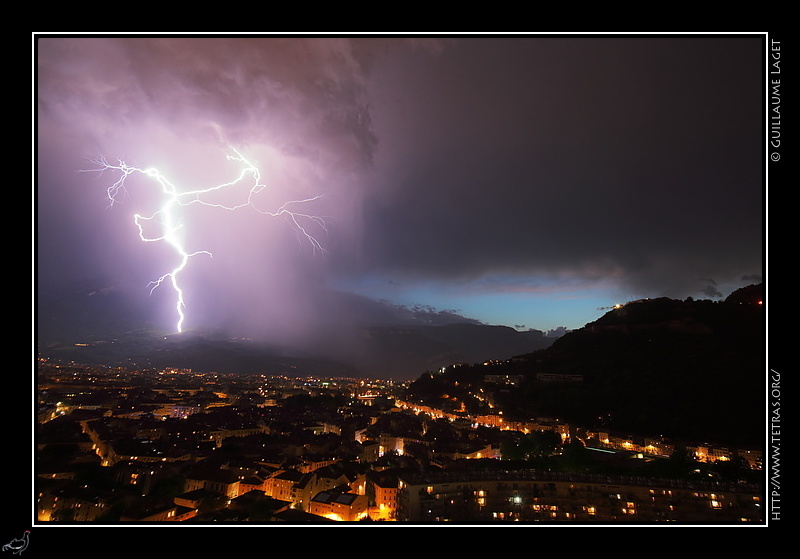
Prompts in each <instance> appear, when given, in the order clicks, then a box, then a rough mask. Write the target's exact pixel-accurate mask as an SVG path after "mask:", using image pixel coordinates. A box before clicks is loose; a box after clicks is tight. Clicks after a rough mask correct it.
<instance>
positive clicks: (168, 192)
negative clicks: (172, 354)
mask: <svg viewBox="0 0 800 559" xmlns="http://www.w3.org/2000/svg"><path fill="white" fill-rule="evenodd" d="M231 151H232V152H233V153H232V154H228V155H227V158H228V160H230V161H235V162H237V163H238V164H240V165H241V171H240V172H239V175H238V176H237V177H236V178H234V179H233V180H232V181H230V182H226V183H222V184H218V185H215V186H211V187H208V188H203V189H198V190H187V191H184V192H181V191H179V190H178V189H177V188H176V187H175V185H173V184H172V183H171V182H170V181H169V180H167V178H166V177H165V176H164V175H162V174H161V173H160V172H159V171H158V170H157V169H154V168H147V169H141V168H139V167H133V166H130V165H127V164H126V163H125V162H123V161H119V162H118V163H117V164H116V165H113V164H111V163H109V162H108V161H107V160H106V159H105V158H102V157H101V158H99V159H96V160H95V161H94V162H95V163H96V165H97V166H98V168H97V169H92V171H96V172H103V171H116V172H119V173H120V177H119V179H117V181H116V182H114V183H113V184H112V185H111V186H109V187H108V189H107V195H108V199H109V202H110V203H111V204H112V205H113V204H115V203H118V202H119V201H120V200H121V198H122V197H123V196H125V194H126V189H125V182H126V180H127V179H128V177H130V176H131V175H133V174H136V173H140V174H142V175H145V176H146V177H148V178H150V179H152V180H153V181H155V182H156V183H157V184H158V185H159V187H160V192H161V194H162V201H161V205H160V206H159V209H158V210H156V211H155V212H154V213H153V214H152V215H149V216H143V215H141V214H138V213H137V214H134V217H133V219H134V223H135V224H136V226H137V228H138V230H139V238H140V239H141V240H142V241H144V242H159V241H160V242H164V243H167V244H168V245H169V246H171V247H172V249H174V251H175V252H176V254H177V255H178V258H179V261H178V264H177V265H176V266H175V267H174V268H173V269H172V270H170V271H169V272H166V273H165V274H163V275H162V276H161V277H160V278H158V279H157V280H154V281H151V282H150V283H149V284H148V287H149V288H150V293H152V292H153V290H154V289H156V288H157V287H159V286H161V285H162V284H163V283H165V282H169V283H170V284H171V285H172V288H173V289H174V291H175V293H176V300H175V310H176V312H177V316H178V320H177V324H176V329H177V332H182V331H183V323H184V320H185V313H184V308H185V307H186V304H185V301H184V295H183V289H182V287H181V286H180V284H179V282H178V277H179V275H180V273H181V272H182V271H183V270H184V269H185V268H186V266H187V264H188V263H189V260H190V259H191V258H192V257H194V256H197V255H199V254H205V255H208V256H211V253H210V252H208V251H205V250H199V251H194V252H189V251H187V249H186V247H185V244H184V242H183V239H182V238H181V235H180V234H179V232H180V231H181V229H182V226H183V225H182V223H181V221H180V219H179V215H178V210H179V209H180V208H181V207H183V206H189V205H192V204H201V205H204V206H210V207H216V208H220V209H223V210H228V211H234V210H238V209H240V208H245V207H250V208H252V209H254V210H256V211H257V212H258V213H260V214H264V215H270V216H272V217H284V218H286V219H288V220H289V222H290V223H291V225H292V227H293V228H294V229H295V230H296V231H297V232H298V235H299V237H300V238H301V239H304V240H305V241H307V242H308V243H310V244H311V246H312V248H313V249H314V251H315V252H316V251H323V252H324V249H323V247H322V245H321V244H320V242H319V241H318V240H317V239H316V238H315V237H314V236H313V234H312V233H311V232H310V228H311V226H312V225H314V226H316V227H317V228H320V229H322V230H323V231H327V229H326V226H325V222H324V220H323V219H322V218H320V217H318V216H315V215H311V214H308V213H303V212H300V211H296V210H295V209H293V208H298V207H302V205H304V204H308V203H310V202H313V201H315V200H317V199H319V198H320V196H313V197H311V198H305V199H300V200H289V201H287V202H285V203H284V204H283V205H281V206H280V207H278V209H277V210H265V209H261V208H259V207H258V206H257V204H256V200H255V197H256V195H257V194H258V193H260V192H261V191H263V190H264V189H265V188H267V186H266V185H265V184H264V183H262V182H261V172H260V171H259V169H258V168H257V167H256V166H255V165H253V164H252V163H250V162H249V161H248V160H247V159H245V157H244V156H243V155H242V154H241V153H240V152H239V151H237V150H236V149H234V148H231ZM240 184H249V185H250V186H249V188H248V190H247V196H246V199H245V200H243V201H242V202H240V203H237V204H231V205H229V204H223V203H220V202H212V201H210V200H208V196H209V195H211V194H213V193H215V192H219V191H222V190H227V189H232V188H233V187H235V186H237V185H240ZM148 222H156V223H157V224H159V225H160V231H161V234H160V235H159V236H149V235H147V234H146V233H145V224H146V223H148Z"/></svg>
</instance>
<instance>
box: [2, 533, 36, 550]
mask: <svg viewBox="0 0 800 559" xmlns="http://www.w3.org/2000/svg"><path fill="white" fill-rule="evenodd" d="M30 533H31V531H30V530H25V533H24V534H23V535H22V537H21V538H14V539H13V540H11V541H10V542H8V543H7V544H5V545H4V546H3V551H10V552H11V553H14V554H15V555H20V554H21V553H22V552H23V551H25V549H26V548H27V547H28V538H29V537H30Z"/></svg>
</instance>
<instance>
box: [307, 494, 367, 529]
mask: <svg viewBox="0 0 800 559" xmlns="http://www.w3.org/2000/svg"><path fill="white" fill-rule="evenodd" d="M308 512H309V513H310V514H314V515H317V516H321V517H323V518H328V519H331V520H338V521H343V522H356V521H359V520H363V519H364V518H366V517H367V497H366V495H358V494H356V493H352V492H349V491H337V490H329V491H322V492H320V493H317V494H316V495H315V496H314V498H312V499H311V501H310V502H309V505H308Z"/></svg>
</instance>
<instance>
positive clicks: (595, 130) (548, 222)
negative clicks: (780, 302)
mask: <svg viewBox="0 0 800 559" xmlns="http://www.w3.org/2000/svg"><path fill="white" fill-rule="evenodd" d="M763 41H764V39H763V37H760V36H745V37H727V36H714V37H604V36H597V37H590V38H572V37H471V38H467V37H444V38H404V37H387V38H366V37H365V38H339V37H331V38H324V37H322V38H299V37H298V38H295V37H283V38H273V37H256V36H252V37H128V38H119V37H37V40H36V42H35V57H36V76H35V77H36V101H37V113H36V135H37V148H36V163H37V168H36V170H37V175H36V192H35V196H36V204H37V208H36V210H37V230H36V233H37V243H36V249H37V260H36V265H37V279H38V285H39V287H40V289H43V290H44V289H52V288H53V286H54V285H55V284H57V283H59V282H62V281H68V280H74V279H78V278H88V277H104V278H108V281H109V283H111V284H113V285H114V286H116V287H118V288H119V289H125V290H126V291H136V290H139V291H142V290H145V288H144V287H143V286H146V285H147V283H148V282H149V281H151V280H153V279H154V278H158V277H159V276H160V275H161V274H163V273H164V271H165V267H167V268H168V266H170V265H171V264H170V262H171V260H170V259H171V258H174V255H173V254H171V253H170V252H169V250H167V249H166V248H164V247H163V246H162V247H158V246H153V244H151V243H142V242H141V241H140V240H139V238H138V236H137V232H136V230H135V226H134V225H133V223H132V221H131V215H132V214H133V213H134V212H137V211H141V210H140V209H139V208H140V205H141V206H144V207H147V208H150V211H153V209H157V201H155V200H153V199H152V198H153V192H152V186H149V185H147V184H145V183H136V184H134V183H131V184H129V185H128V191H129V194H130V197H129V199H127V200H125V201H124V203H120V204H115V205H113V206H109V204H108V200H107V199H106V197H105V194H106V188H108V186H109V181H113V180H115V178H114V177H113V174H112V173H109V172H104V173H85V172H81V171H82V170H86V169H87V168H88V167H91V161H92V160H93V158H96V157H98V156H99V155H102V156H103V157H106V158H108V159H109V160H113V161H116V160H117V159H123V160H125V161H126V162H127V163H129V164H132V165H141V166H143V167H157V168H159V170H161V171H162V172H163V173H165V174H166V175H168V176H170V177H173V178H172V179H171V180H173V181H174V182H175V183H176V184H180V185H191V186H190V187H187V188H189V189H191V188H197V185H205V184H208V185H211V184H219V183H222V182H225V181H227V180H230V177H231V174H232V173H234V174H235V172H236V170H235V169H234V168H232V167H231V166H229V165H227V164H226V163H225V155H226V153H228V150H229V148H230V147H231V146H234V147H235V148H236V149H240V150H242V152H244V153H247V155H248V157H249V158H252V160H254V161H257V162H258V165H259V167H260V169H261V173H262V176H263V177H264V179H263V180H264V181H265V184H266V185H267V187H268V189H269V191H270V193H271V195H272V196H274V200H273V201H274V203H275V204H280V202H281V200H282V201H287V200H292V199H308V198H310V197H316V196H319V198H315V199H314V202H313V203H310V204H308V205H307V207H304V210H303V211H306V210H308V211H309V212H313V213H314V214H315V215H318V216H322V217H323V218H324V220H325V228H324V229H319V230H316V231H315V234H316V235H318V236H319V239H320V242H321V244H322V245H323V247H324V248H325V251H324V252H323V253H319V252H317V251H314V250H313V247H310V246H309V245H308V244H307V243H303V239H302V235H298V231H297V229H296V228H295V227H292V224H291V223H288V222H287V221H286V220H283V219H272V218H266V219H265V216H263V215H261V214H258V213H257V212H247V211H237V212H214V211H211V210H212V208H200V209H198V210H197V211H195V210H194V209H192V212H191V213H190V212H189V210H188V209H187V211H186V214H185V219H186V223H185V233H186V238H187V243H191V248H192V249H193V250H207V251H209V252H211V253H212V254H213V258H201V257H197V258H195V259H193V260H192V262H191V264H192V266H191V267H190V268H188V267H187V270H186V271H185V274H184V275H183V280H184V281H185V283H186V286H187V288H191V289H190V290H187V300H188V302H187V307H188V305H191V307H190V308H191V318H190V319H189V322H191V323H192V324H194V325H197V326H200V325H206V326H210V325H215V326H225V327H233V326H234V325H236V327H239V328H241V330H242V331H247V332H258V331H262V332H269V333H273V334H274V333H275V332H281V333H283V334H286V333H287V332H292V331H294V330H296V331H297V333H298V334H299V333H300V332H304V331H306V330H308V329H309V328H312V329H313V328H314V327H316V325H319V324H321V323H333V322H336V320H339V319H341V318H342V317H343V316H345V314H346V312H347V310H348V309H349V308H351V305H349V304H348V303H347V301H352V299H350V298H347V297H345V298H335V297H333V296H332V294H333V293H334V292H336V291H345V292H351V293H352V294H355V295H359V294H362V295H364V296H365V297H387V298H390V297H391V296H392V294H399V293H402V294H405V296H408V294H409V293H414V291H415V290H416V289H418V288H421V289H422V288H424V289H427V290H430V291H431V292H438V293H442V292H449V293H462V294H469V296H473V297H477V296H479V295H485V294H503V293H504V294H510V293H532V294H533V293H535V294H547V293H554V294H555V295H554V297H559V296H560V297H569V295H570V293H571V292H573V291H578V290H580V291H581V292H585V291H587V290H591V289H604V290H607V291H608V292H616V293H620V294H630V295H631V296H661V295H666V296H672V297H686V296H697V295H701V294H703V293H705V292H706V291H704V290H706V288H708V287H709V286H714V288H715V289H717V288H719V289H720V290H723V291H724V289H729V288H732V287H734V288H735V287H739V286H740V285H741V284H742V283H741V280H742V278H743V277H745V276H747V277H754V276H755V277H758V276H761V275H762V274H763V270H762V260H763V217H762V215H763V198H764V189H765V184H764V180H763V157H762V153H761V145H762V143H761V142H762V139H763V133H762V128H763V126H762V124H763V112H762V111H763V93H762V89H763V88H762V74H763V69H764V68H763ZM154 204H156V205H155V206H154ZM420 286H422V287H420ZM156 296H160V297H164V298H165V299H169V297H170V295H169V293H168V292H166V293H161V294H159V295H156ZM465 296H466V295H465ZM420 303H423V304H431V301H429V300H428V301H420ZM449 303H450V301H444V300H443V301H442V306H443V307H445V308H451V306H452V305H450V304H449ZM590 306H591V305H590ZM370 308H371V307H370ZM163 312H164V315H163V317H162V320H164V321H166V320H168V316H169V314H170V313H171V312H172V311H171V309H170V308H169V307H168V306H166V307H165V308H164V311H163ZM531 312H532V313H534V314H535V311H531ZM471 318H474V319H477V320H486V321H492V320H493V319H492V318H487V317H483V316H472V317H471ZM362 319H363V320H367V319H366V318H365V317H364V316H363V315H360V316H359V320H362ZM509 320H513V321H514V322H508V323H509V324H513V323H520V322H521V321H520V320H519V319H518V318H516V317H515V318H513V319H509ZM567 320H568V319H567V318H566V317H565V321H564V323H566V322H567ZM524 323H525V324H528V325H530V326H533V327H539V325H538V324H537V317H536V316H530V318H529V319H527V320H524ZM558 324H563V323H558ZM310 325H313V326H310ZM555 325H556V324H549V325H542V327H543V328H544V327H552V326H555ZM568 326H569V327H575V326H580V324H568Z"/></svg>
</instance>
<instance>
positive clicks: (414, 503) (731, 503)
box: [397, 470, 763, 524]
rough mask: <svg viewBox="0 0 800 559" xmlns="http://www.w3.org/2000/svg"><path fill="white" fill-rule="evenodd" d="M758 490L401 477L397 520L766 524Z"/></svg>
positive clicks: (588, 480)
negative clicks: (763, 522)
mask: <svg viewBox="0 0 800 559" xmlns="http://www.w3.org/2000/svg"><path fill="white" fill-rule="evenodd" d="M762 505H763V496H762V495H761V492H760V490H758V489H756V488H754V487H751V486H743V485H725V484H712V483H707V484H704V485H690V484H686V483H679V482H676V481H671V482H663V483H661V484H659V483H658V482H657V481H656V480H645V479H638V478H620V479H612V478H610V477H608V476H605V475H585V476H580V475H576V474H572V475H567V474H557V473H553V472H535V471H530V470H523V471H517V472H513V471H511V472H505V471H498V472H472V473H459V474H455V473H453V474H448V473H443V474H439V475H437V476H432V475H429V476H425V477H414V476H409V477H402V476H401V478H400V482H399V494H398V505H397V520H398V521H406V522H417V523H427V522H436V523H438V522H456V523H491V522H514V521H517V522H536V521H547V522H573V523H603V522H613V523H617V524H618V523H620V522H636V523H656V522H683V523H703V524H740V523H747V522H761V521H762V520H763V510H762V508H761V507H762Z"/></svg>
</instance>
